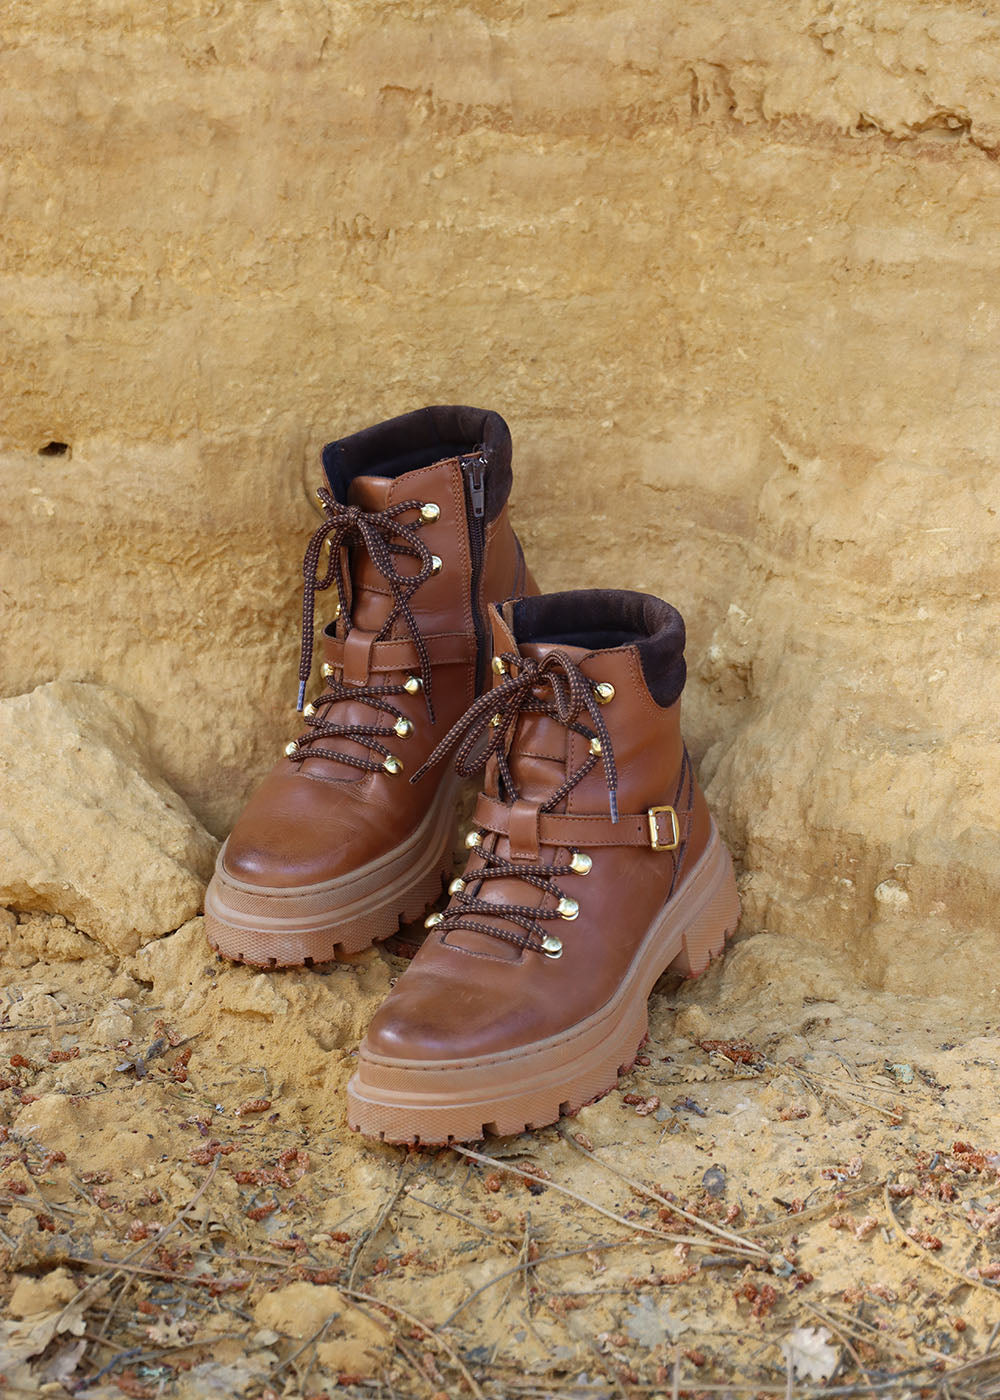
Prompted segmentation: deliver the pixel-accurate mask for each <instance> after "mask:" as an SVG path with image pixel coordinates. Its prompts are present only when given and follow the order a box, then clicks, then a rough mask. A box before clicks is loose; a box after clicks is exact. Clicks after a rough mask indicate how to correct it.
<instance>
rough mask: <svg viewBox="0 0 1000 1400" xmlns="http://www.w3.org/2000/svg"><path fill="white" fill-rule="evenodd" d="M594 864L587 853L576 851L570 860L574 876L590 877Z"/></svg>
mask: <svg viewBox="0 0 1000 1400" xmlns="http://www.w3.org/2000/svg"><path fill="white" fill-rule="evenodd" d="M593 864H594V862H593V861H592V860H591V859H590V856H588V855H587V853H586V851H574V852H573V854H572V855H571V856H570V858H569V868H570V870H572V872H573V874H574V875H589V874H590V869H591V866H592V865H593Z"/></svg>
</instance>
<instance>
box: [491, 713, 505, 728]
mask: <svg viewBox="0 0 1000 1400" xmlns="http://www.w3.org/2000/svg"><path fill="white" fill-rule="evenodd" d="M502 722H503V715H500V714H497V715H494V716H493V718H492V719H491V720H490V724H491V725H492V726H493V728H494V729H498V728H499V727H500V725H501V723H502Z"/></svg>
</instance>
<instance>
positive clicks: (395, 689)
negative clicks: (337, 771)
mask: <svg viewBox="0 0 1000 1400" xmlns="http://www.w3.org/2000/svg"><path fill="white" fill-rule="evenodd" d="M316 495H317V497H318V499H319V502H320V504H321V505H322V507H323V513H324V519H323V521H322V523H321V524H320V526H319V528H318V529H317V530H316V531H315V533H314V534H313V537H312V539H311V540H310V541H309V544H308V546H307V548H306V553H305V558H304V560H303V561H302V576H303V579H304V581H305V588H304V592H303V597H302V648H301V652H300V655H299V692H298V705H297V708H298V709H299V710H301V709H302V705H303V701H304V699H305V692H306V686H307V685H308V683H309V676H310V673H311V671H312V657H313V630H314V617H315V606H316V594H317V593H321V592H323V591H324V590H325V589H327V588H329V587H330V586H331V584H333V583H336V585H337V593H338V595H339V597H340V600H341V605H342V606H344V607H346V600H347V597H348V592H347V588H346V586H345V578H344V566H343V558H342V553H343V548H344V546H345V545H346V544H348V543H349V542H350V541H352V540H357V541H359V542H360V543H361V544H363V545H364V547H365V549H366V550H367V552H368V556H369V558H370V559H371V561H372V563H373V564H374V565H375V567H376V569H378V571H379V573H380V574H381V575H382V577H383V578H384V579H385V581H386V583H387V584H388V585H389V589H390V591H391V593H392V599H393V604H392V608H391V610H390V612H389V616H388V617H387V618H386V620H385V622H384V623H383V624H382V627H381V630H380V631H379V632H378V633H377V635H376V638H375V640H376V641H381V640H383V639H384V638H385V637H387V636H388V635H389V631H390V629H391V627H392V624H393V623H394V622H395V621H396V619H397V618H398V617H402V619H403V621H404V623H405V624H406V629H407V631H408V632H409V634H410V637H411V639H412V641H413V645H414V646H415V647H416V651H417V657H418V659H419V662H420V681H421V686H422V689H423V693H424V702H425V704H426V706H427V714H428V717H429V719H430V720H431V722H432V723H433V721H434V704H433V700H432V696H431V663H430V657H429V655H428V652H427V645H426V643H425V642H424V639H423V636H422V635H421V632H420V628H419V626H418V625H417V621H416V619H415V618H414V616H413V613H412V611H411V609H410V600H411V598H412V597H413V595H414V593H415V592H416V591H417V589H418V588H419V587H420V585H421V584H422V583H425V582H426V581H427V579H429V578H430V576H431V574H432V573H433V572H434V563H433V555H432V554H431V551H430V550H429V549H428V547H427V545H426V544H425V543H424V542H423V540H422V539H421V538H420V519H419V514H418V517H417V519H416V520H412V521H410V522H409V523H407V522H405V521H404V520H402V519H401V517H402V516H404V515H406V514H407V513H408V512H410V511H416V512H419V511H420V509H421V506H422V504H423V502H421V501H401V502H400V503H399V504H398V505H394V506H389V508H388V509H387V510H363V509H362V508H361V507H360V506H353V505H351V506H347V505H343V504H341V502H340V501H338V500H337V499H336V498H335V497H334V496H333V494H332V493H331V492H330V491H329V490H328V489H327V488H326V487H325V486H321V487H320V488H319V490H318V491H317V492H316ZM326 540H329V541H330V558H329V561H328V563H327V566H326V571H325V572H324V573H323V574H322V576H319V575H317V566H318V564H319V556H320V551H321V550H322V548H323V545H324V543H325V541H326ZM397 554H403V555H406V556H407V557H409V558H411V559H417V560H419V562H420V568H419V569H418V570H417V572H416V573H413V574H401V573H400V572H399V571H398V569H397V568H396V565H395V560H394V558H393V556H394V555H397ZM349 625H350V624H349V623H348V626H349ZM404 690H405V686H404V685H403V684H399V685H361V686H358V685H346V684H345V683H344V682H343V681H333V682H331V683H330V684H329V685H328V686H327V688H326V689H325V690H324V691H323V693H322V694H321V695H318V696H317V697H316V699H315V700H314V701H313V705H312V708H313V709H314V710H315V711H316V714H315V715H314V716H311V717H309V718H307V720H306V723H307V724H308V726H309V729H308V730H307V732H306V733H305V734H302V735H300V736H299V738H298V739H297V740H296V742H295V746H294V749H293V750H292V752H290V753H289V758H290V759H291V761H292V762H293V763H300V762H301V761H302V760H303V759H305V758H331V759H336V760H337V761H339V762H341V763H347V764H349V765H351V766H352V767H354V768H362V769H364V770H365V771H366V772H372V773H374V772H378V771H379V770H380V769H381V768H382V766H383V765H382V764H380V763H376V762H375V761H374V760H372V759H370V758H366V757H362V756H360V755H353V754H346V753H341V752H339V751H338V750H336V749H331V748H326V747H324V746H323V745H322V743H321V741H322V740H324V739H354V740H356V741H357V742H359V743H361V744H364V745H366V746H367V747H369V748H371V749H374V750H375V751H376V752H377V753H381V754H383V755H384V756H386V757H388V755H389V749H388V748H387V747H386V745H385V744H384V743H383V740H384V739H387V738H390V737H391V736H392V734H393V730H392V729H387V728H385V727H384V726H381V725H377V724H372V725H367V724H351V725H346V724H337V723H335V722H334V721H333V720H331V719H329V718H328V717H327V716H328V714H329V713H330V712H331V711H332V708H333V706H334V705H335V704H336V703H337V701H339V700H355V701H362V702H363V703H364V704H367V705H371V706H372V707H373V708H374V709H377V710H381V711H383V712H384V713H386V714H389V715H392V716H394V717H395V718H396V719H397V720H400V719H403V718H405V716H404V715H403V712H402V710H400V709H399V708H398V707H397V706H395V705H394V704H393V703H392V701H391V699H390V698H389V697H391V696H393V695H402V694H403V693H404Z"/></svg>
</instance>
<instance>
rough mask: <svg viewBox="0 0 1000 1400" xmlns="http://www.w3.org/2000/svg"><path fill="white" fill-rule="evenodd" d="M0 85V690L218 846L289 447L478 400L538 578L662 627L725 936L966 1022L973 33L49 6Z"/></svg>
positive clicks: (274, 649) (717, 8)
mask: <svg viewBox="0 0 1000 1400" xmlns="http://www.w3.org/2000/svg"><path fill="white" fill-rule="evenodd" d="M0 79H2V81H0V131H2V133H3V136H2V140H3V144H4V158H3V171H4V181H3V186H2V193H0V207H2V213H3V220H4V228H5V239H4V249H3V258H4V260H5V261H4V271H3V283H2V286H3V297H2V303H0V310H2V314H3V316H4V319H5V322H6V326H5V335H4V337H3V340H2V345H0V365H2V371H3V405H4V407H3V416H2V443H0V445H2V448H3V452H2V455H0V470H2V472H3V481H4V487H5V490H4V502H5V507H4V510H3V511H2V512H0V589H2V596H3V598H4V604H5V609H4V611H5V617H4V627H3V638H2V645H3V655H2V658H0V687H2V691H3V693H4V694H5V695H8V696H14V695H18V694H20V693H22V692H26V691H28V690H30V689H31V688H32V687H34V686H36V685H38V684H40V683H44V682H49V681H53V680H61V681H74V682H96V683H98V684H100V685H103V686H108V687H111V688H113V689H114V690H116V691H120V692H124V693H126V694H128V695H131V696H134V697H135V699H136V701H137V702H138V704H139V706H140V707H141V709H142V711H143V712H144V714H145V717H146V719H147V721H148V733H149V743H150V745H151V752H152V758H151V761H152V762H154V763H155V764H156V765H157V766H158V768H159V769H160V770H161V771H162V773H163V774H164V775H165V777H166V779H167V780H168V781H169V783H170V784H171V785H172V786H173V787H174V788H176V790H177V791H178V793H179V794H180V795H181V796H182V798H183V799H184V800H185V801H186V802H187V803H188V804H189V805H190V807H191V809H192V810H193V812H194V813H195V814H196V816H197V817H198V818H199V819H200V820H201V821H203V822H204V823H205V825H206V826H207V827H208V828H209V829H210V830H212V831H213V832H214V833H216V834H219V835H221V834H223V833H224V832H225V830H226V828H227V826H228V824H229V822H230V821H231V820H232V819H233V817H234V816H235V814H236V812H237V811H238V809H239V807H240V805H241V803H242V802H243V800H244V799H245V797H246V794H247V792H248V791H249V789H250V788H251V786H252V785H253V784H254V783H255V782H256V781H257V779H258V778H259V776H260V774H261V773H262V772H263V770H264V769H265V768H266V767H267V766H268V764H269V763H270V762H271V761H272V758H273V756H274V754H275V753H276V752H277V751H278V749H279V748H280V745H281V743H282V742H283V741H284V740H285V739H286V738H287V737H289V734H290V733H291V732H293V728H294V722H293V720H292V716H291V702H292V700H293V698H294V690H295V684H294V672H295V660H294V658H295V650H296V645H297V626H298V624H297V615H296V614H297V594H298V586H299V581H300V580H299V562H300V558H301V552H302V550H303V548H304V545H305V542H306V539H307V536H308V533H309V530H310V527H311V524H312V522H313V520H314V518H315V517H314V516H312V515H311V513H310V507H309V505H308V494H307V493H308V488H310V487H311V485H312V484H314V482H315V480H316V479H317V477H318V465H317V451H318V448H319V446H320V445H321V443H322V442H323V441H324V440H326V439H327V438H329V437H332V436H336V435H340V434H342V433H345V432H349V431H353V430H354V429H356V428H358V427H361V426H364V425H365V424H366V423H369V422H373V421H376V420H377V419H379V418H382V417H385V416H389V415H391V414H394V413H397V412H402V411H404V410H406V409H409V408H413V407H417V406H419V405H420V404H422V403H427V402H467V403H478V404H483V405H488V406H492V407H496V408H497V409H499V410H500V411H501V412H503V413H504V414H505V416H506V417H507V418H508V419H509V421H510V423H511V425H512V428H513V431H514V436H515V452H516V457H515V467H516V472H517V476H516V481H515V494H514V500H513V510H514V515H515V521H516V524H517V527H518V529H519V531H520V533H521V535H522V538H523V540H524V542H525V547H526V550H527V551H528V552H529V557H530V561H531V563H532V566H533V568H534V569H535V571H536V574H537V576H538V578H539V580H540V582H541V584H542V586H543V587H552V588H555V587H572V586H588V585H589V586H592V585H595V584H609V585H617V586H631V587H637V588H644V589H649V590H651V591H654V592H657V593H660V594H662V595H663V596H665V597H667V598H669V599H670V600H671V601H673V602H674V603H676V604H677V605H678V606H679V607H680V608H681V610H682V611H683V612H684V614H685V616H686V618H687V621H688V625H689V638H690V642H689V662H690V671H691V682H690V685H689V689H688V726H689V729H690V732H691V736H692V741H693V743H692V747H693V750H694V752H695V756H696V758H697V759H698V760H699V763H700V765H701V770H702V774H703V776H704V777H705V779H706V780H707V781H708V785H709V788H708V790H709V798H710V801H711V802H712V804H713V806H714V810H715V811H716V813H717V815H718V817H719V820H720V823H721V825H722V826H723V828H724V830H725V833H726V835H727V837H728V839H729V840H730V842H731V843H732V845H733V847H734V850H735V852H736V854H737V856H738V857H739V859H740V861H741V864H742V868H743V871H744V876H743V880H744V901H745V908H746V919H745V926H746V927H747V928H748V929H751V930H767V931H769V932H773V933H778V934H786V935H787V934H792V935H799V936H802V937H808V938H809V939H811V940H814V941H817V942H818V943H819V944H821V945H823V946H825V948H826V950H827V951H828V952H831V953H834V954H836V955H837V956H838V957H842V958H843V960H844V962H845V965H846V967H847V969H848V970H849V971H850V973H851V975H853V976H857V977H859V978H862V979H863V980H865V981H866V982H868V983H870V984H871V985H873V986H882V985H887V986H893V987H898V988H900V989H902V990H912V991H930V990H933V989H934V988H935V987H936V986H937V985H939V984H940V983H941V982H942V981H945V982H947V983H948V985H950V986H955V985H958V986H960V987H961V988H962V989H963V990H964V991H965V993H966V994H967V995H968V996H969V997H970V998H972V997H974V996H976V995H978V994H979V993H982V994H983V995H984V996H987V997H988V996H989V993H990V992H991V985H988V984H989V980H990V975H991V974H990V973H989V972H988V970H987V969H988V965H989V964H990V963H991V962H992V960H993V957H994V954H995V947H996V934H995V931H994V924H993V917H994V916H993V913H992V910H993V909H994V908H995V907H996V900H997V896H998V894H1000V841H998V838H997V834H996V829H995V826H996V824H995V818H994V814H993V806H992V795H993V793H994V792H995V790H996V788H997V785H998V784H997V779H998V777H1000V747H998V742H997V737H996V730H995V723H994V718H993V711H994V708H995V707H994V703H993V696H994V695H995V694H996V693H997V688H998V680H1000V676H998V666H997V662H996V659H995V656H994V646H993V639H994V637H995V636H996V631H997V625H998V623H1000V604H998V602H997V597H998V590H997V582H998V579H997V574H998V563H997V561H998V558H1000V555H998V552H997V548H996V546H997V543H998V533H1000V530H998V517H997V510H998V507H1000V499H998V498H1000V487H998V484H997V474H996V470H995V466H994V457H995V453H996V448H997V445H998V441H1000V432H998V428H997V413H996V408H995V399H996V388H995V386H996V384H997V383H998V382H1000V363H998V361H1000V349H998V345H1000V341H998V337H997V334H996V331H997V326H998V323H1000V296H998V292H997V278H996V271H995V269H996V260H997V252H998V237H997V233H996V230H997V228H998V227H1000V167H998V164H997V160H996V157H997V154H998V152H1000V19H998V18H997V17H996V16H993V15H992V14H991V13H990V12H989V11H985V12H984V11H983V9H982V8H973V9H970V8H968V7H966V6H963V5H961V4H959V3H957V0H954V3H948V0H942V2H941V3H937V4H922V5H917V4H915V3H896V4H878V5H875V4H866V5H861V6H858V5H854V4H852V5H848V4H846V3H841V0H834V3H832V4H830V5H827V6H826V7H824V9H823V13H822V15H820V14H819V13H818V12H817V11H816V9H815V7H810V6H805V5H800V4H786V5H783V6H779V7H767V9H766V12H764V11H762V10H761V7H760V6H757V5H752V4H750V3H748V2H747V0H736V2H735V3H728V0H727V3H723V2H722V0H709V3H706V4H698V5H694V4H687V5H682V6H680V7H677V6H671V7H663V6H658V5H654V4H652V3H649V2H648V0H645V2H644V3H637V2H636V0H633V2H632V3H624V4H611V3H604V0H598V3H596V4H589V5H586V6H581V5H573V4H570V5H568V6H562V7H548V8H545V7H542V8H541V9H539V8H537V7H531V6H528V7H525V6H521V5H513V4H507V3H502V0H501V2H498V3H485V2H481V3H473V4H471V5H469V6H467V7H465V8H463V9H460V10H456V9H455V8H454V7H453V6H451V5H447V4H443V3H436V4H435V3H424V4H416V5H406V6H383V5H376V4H374V3H373V0H351V3H346V0H342V2H341V3H333V4H327V3H323V4H320V3H318V0H295V3H287V4H286V3H277V4H268V5H260V4H251V3H249V2H248V0H244V3H240V0H235V3H233V4H231V5H227V6H226V7H224V8H223V9H221V10H219V11H218V12H216V11H211V12H209V10H206V9H205V8H204V7H202V6H198V5H195V4H192V3H179V4H176V5H171V6H169V7H168V8H166V9H164V8H163V7H162V6H152V5H145V6H139V7H136V6H134V5H130V6H126V5H124V4H123V3H117V4H116V3H110V0H109V3H107V4H104V5H103V6H102V7H100V9H99V10H97V11H95V10H94V7H93V6H84V5H82V4H79V3H76V2H75V0H70V3H60V4H59V5H56V4H55V3H54V0H42V3H40V4H38V5H35V6H32V7H30V9H25V10H24V11H23V12H22V13H20V14H19V15H18V16H17V17H16V18H13V19H11V18H8V21H7V24H6V27H5V45H4V48H3V51H2V53H0ZM39 791H40V801H42V802H44V801H45V793H44V781H43V779H42V778H41V776H40V777H39Z"/></svg>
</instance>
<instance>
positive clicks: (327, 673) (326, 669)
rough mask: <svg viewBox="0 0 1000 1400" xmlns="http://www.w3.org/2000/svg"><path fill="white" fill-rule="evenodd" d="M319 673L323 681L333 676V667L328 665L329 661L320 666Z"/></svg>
mask: <svg viewBox="0 0 1000 1400" xmlns="http://www.w3.org/2000/svg"><path fill="white" fill-rule="evenodd" d="M319 673H320V675H321V676H322V677H323V679H324V680H325V681H328V680H329V679H330V677H331V676H332V675H333V667H332V666H331V665H330V663H329V661H324V662H323V664H322V666H321V667H320V668H319Z"/></svg>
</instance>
